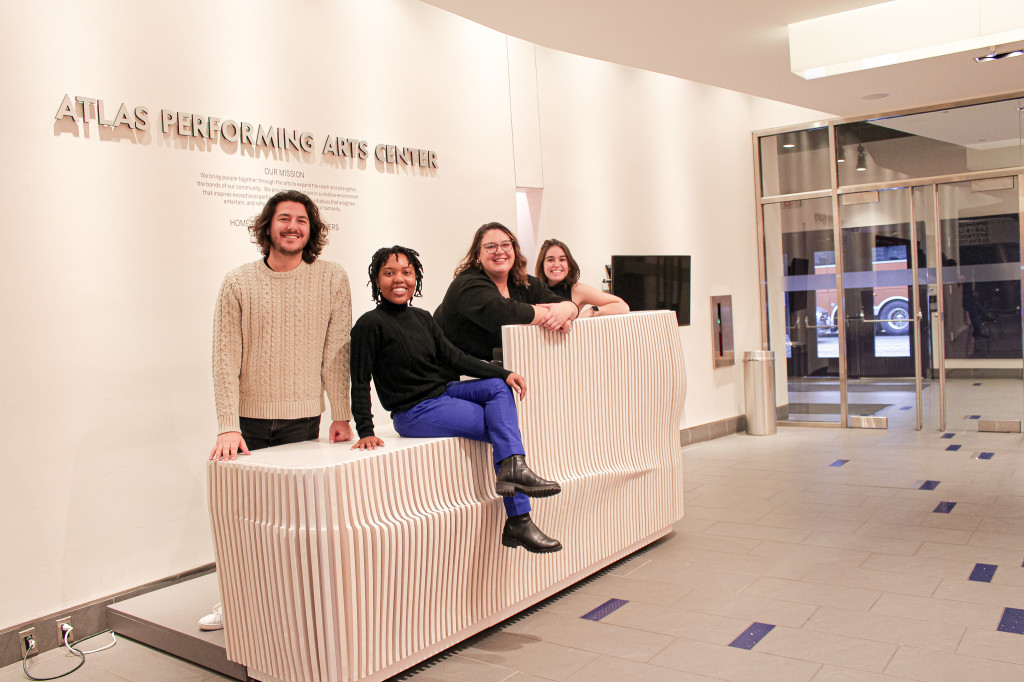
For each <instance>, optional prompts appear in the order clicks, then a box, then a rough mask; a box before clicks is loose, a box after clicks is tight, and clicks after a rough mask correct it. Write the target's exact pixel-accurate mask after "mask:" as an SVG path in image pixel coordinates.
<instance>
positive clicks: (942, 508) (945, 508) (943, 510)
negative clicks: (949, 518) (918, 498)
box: [932, 502, 956, 514]
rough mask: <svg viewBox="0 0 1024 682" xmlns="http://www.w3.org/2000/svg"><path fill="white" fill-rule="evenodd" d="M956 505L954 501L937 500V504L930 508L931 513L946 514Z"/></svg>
mask: <svg viewBox="0 0 1024 682" xmlns="http://www.w3.org/2000/svg"><path fill="white" fill-rule="evenodd" d="M955 506H956V502H939V504H938V506H937V507H935V509H933V510H932V513H933V514H948V513H949V512H951V511H953V507H955Z"/></svg>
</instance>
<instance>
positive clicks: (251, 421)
mask: <svg viewBox="0 0 1024 682" xmlns="http://www.w3.org/2000/svg"><path fill="white" fill-rule="evenodd" d="M238 422H239V426H240V427H241V429H242V438H243V439H245V444H246V446H248V448H249V450H259V449H261V448H269V447H273V446H274V445H284V444H285V443H299V442H301V441H304V440H316V439H317V438H319V437H320V415H317V416H315V417H304V418H302V419H256V418H255V417H239V418H238Z"/></svg>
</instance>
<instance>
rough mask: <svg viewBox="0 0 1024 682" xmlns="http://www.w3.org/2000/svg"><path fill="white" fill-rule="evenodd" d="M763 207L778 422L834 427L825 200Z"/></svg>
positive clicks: (835, 364)
mask: <svg viewBox="0 0 1024 682" xmlns="http://www.w3.org/2000/svg"><path fill="white" fill-rule="evenodd" d="M763 208H764V213H763V216H764V231H765V263H766V270H767V272H766V277H767V290H768V301H769V311H768V312H769V330H770V334H771V344H772V348H773V349H775V357H776V363H777V370H776V386H777V389H776V392H777V393H779V394H781V396H782V398H783V399H782V400H781V401H780V402H781V403H782V404H781V405H780V410H779V412H780V420H781V421H783V422H794V423H797V422H798V423H803V424H815V425H833V426H839V425H841V424H842V421H841V402H840V394H841V391H840V381H839V352H838V335H837V333H836V328H835V324H834V323H833V321H832V320H830V319H829V318H828V316H827V315H824V314H823V313H824V312H825V311H827V310H828V309H829V308H828V306H829V302H830V301H831V300H833V299H834V298H835V291H836V269H835V263H836V252H835V236H834V230H835V228H834V225H833V220H832V200H831V198H828V197H825V198H815V199H802V200H799V201H786V202H782V203H778V204H769V205H766V206H764V207H763ZM778 365H782V366H781V367H779V366H778ZM782 387H785V389H783V388H782Z"/></svg>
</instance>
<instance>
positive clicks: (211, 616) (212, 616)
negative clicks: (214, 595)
mask: <svg viewBox="0 0 1024 682" xmlns="http://www.w3.org/2000/svg"><path fill="white" fill-rule="evenodd" d="M199 629H200V630H223V629H224V607H223V606H222V605H221V604H219V603H218V604H217V605H216V606H214V607H213V613H208V614H206V615H205V616H203V617H202V618H200V619H199Z"/></svg>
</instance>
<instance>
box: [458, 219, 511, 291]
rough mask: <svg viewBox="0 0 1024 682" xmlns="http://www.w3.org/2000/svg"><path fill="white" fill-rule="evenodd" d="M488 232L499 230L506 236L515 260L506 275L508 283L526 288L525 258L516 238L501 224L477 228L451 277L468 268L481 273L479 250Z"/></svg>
mask: <svg viewBox="0 0 1024 682" xmlns="http://www.w3.org/2000/svg"><path fill="white" fill-rule="evenodd" d="M490 230H501V231H502V232H504V233H505V234H507V235H508V239H509V241H510V242H512V252H513V253H514V254H515V259H514V261H513V264H512V269H511V270H510V271H509V273H508V279H509V282H511V283H512V284H515V285H516V286H521V287H525V286H528V285H529V284H530V279H529V277H528V276H527V274H526V256H524V255H523V252H522V251H521V250H520V249H519V240H518V239H516V236H515V235H514V234H512V232H511V231H510V230H509V229H508V228H507V227H505V226H504V225H502V224H501V223H486V224H484V225H481V226H480V227H478V228H477V230H476V233H475V234H474V235H473V244H472V245H471V246H470V247H469V251H467V252H466V255H465V256H464V257H463V258H462V260H461V261H459V264H458V266H456V268H455V274H454V275H453V277H458V276H459V275H461V274H462V273H464V272H466V271H467V270H469V269H470V268H474V269H476V270H479V271H480V272H483V270H484V268H483V266H482V265H481V264H480V249H482V248H483V243H484V235H485V234H487V232H488V231H490Z"/></svg>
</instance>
